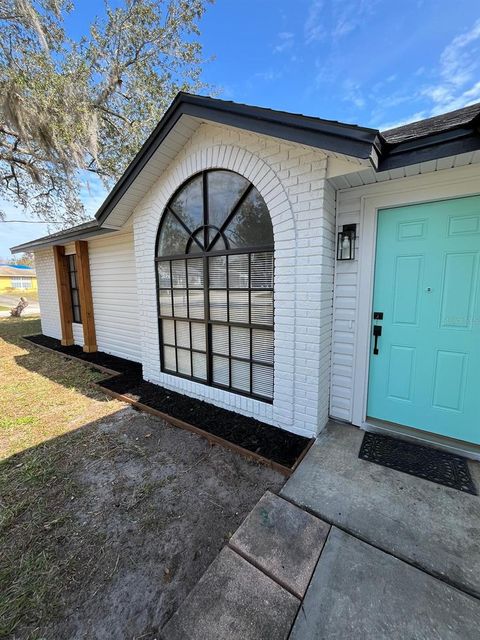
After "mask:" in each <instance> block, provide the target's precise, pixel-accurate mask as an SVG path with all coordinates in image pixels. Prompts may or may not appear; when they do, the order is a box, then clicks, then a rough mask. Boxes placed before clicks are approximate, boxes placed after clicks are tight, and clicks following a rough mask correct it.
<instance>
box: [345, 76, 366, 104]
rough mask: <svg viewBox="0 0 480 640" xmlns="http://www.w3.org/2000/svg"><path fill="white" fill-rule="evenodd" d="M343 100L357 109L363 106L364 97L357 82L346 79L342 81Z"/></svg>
mask: <svg viewBox="0 0 480 640" xmlns="http://www.w3.org/2000/svg"><path fill="white" fill-rule="evenodd" d="M342 86H343V100H344V101H345V102H350V103H351V104H353V105H355V107H357V108H358V109H361V108H362V107H364V106H365V98H364V97H363V95H362V91H361V86H360V84H359V83H358V82H354V81H353V80H351V79H347V80H345V81H344V82H343V85H342Z"/></svg>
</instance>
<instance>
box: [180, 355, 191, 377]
mask: <svg viewBox="0 0 480 640" xmlns="http://www.w3.org/2000/svg"><path fill="white" fill-rule="evenodd" d="M177 361H178V373H183V375H184V376H191V375H192V363H191V361H190V351H187V350H186V349H177Z"/></svg>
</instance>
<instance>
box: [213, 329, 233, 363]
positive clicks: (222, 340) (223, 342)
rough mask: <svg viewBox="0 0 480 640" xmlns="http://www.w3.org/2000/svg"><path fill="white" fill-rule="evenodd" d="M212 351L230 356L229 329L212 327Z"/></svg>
mask: <svg viewBox="0 0 480 640" xmlns="http://www.w3.org/2000/svg"><path fill="white" fill-rule="evenodd" d="M212 351H213V352H214V353H220V354H224V355H226V356H228V354H229V349H228V327H224V326H221V325H218V324H214V325H213V326H212Z"/></svg>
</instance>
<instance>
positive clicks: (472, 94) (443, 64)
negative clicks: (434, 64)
mask: <svg viewBox="0 0 480 640" xmlns="http://www.w3.org/2000/svg"><path fill="white" fill-rule="evenodd" d="M437 77H438V82H437V83H436V84H431V85H428V86H426V87H424V88H423V89H422V90H421V92H420V93H421V95H422V96H424V97H426V98H428V100H430V101H431V102H432V108H431V112H430V115H437V114H439V113H443V112H446V111H452V110H454V109H458V108H461V107H464V106H467V105H469V104H473V103H475V102H477V101H478V100H480V81H479V78H480V20H477V21H476V22H475V24H474V25H473V27H472V28H471V29H469V30H468V31H466V32H464V33H462V34H460V35H458V36H456V37H455V38H454V39H453V40H452V41H451V42H450V43H449V44H448V45H447V46H446V47H445V49H444V50H443V51H442V53H441V55H440V61H439V66H438V70H437Z"/></svg>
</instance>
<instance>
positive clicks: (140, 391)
mask: <svg viewBox="0 0 480 640" xmlns="http://www.w3.org/2000/svg"><path fill="white" fill-rule="evenodd" d="M25 339H26V340H29V341H30V342H32V343H33V344H37V345H39V346H42V347H47V348H48V349H52V350H54V351H58V352H60V353H62V354H64V355H66V356H69V357H74V358H78V359H80V360H84V361H85V362H87V363H90V364H92V365H94V366H98V367H105V368H108V369H111V370H113V371H118V372H119V374H120V375H116V376H114V377H109V378H107V379H106V380H102V381H101V382H100V383H99V386H100V387H102V388H104V389H105V390H106V391H112V392H114V393H116V394H119V395H122V396H125V397H126V398H129V399H131V400H132V401H135V402H138V403H140V404H143V405H146V406H147V407H149V408H151V409H154V410H156V411H159V412H161V413H164V414H168V415H169V416H171V417H172V418H176V419H177V420H179V421H182V422H185V423H187V424H189V425H192V426H194V427H196V428H198V429H201V430H202V431H205V432H207V433H208V434H211V435H213V436H217V437H218V438H221V439H223V440H226V441H227V442H230V443H232V444H233V445H236V446H238V447H241V448H242V449H246V450H247V451H251V452H252V453H254V454H257V455H259V456H261V457H262V458H265V459H266V460H271V461H272V462H274V463H276V464H278V465H280V466H282V467H285V468H286V469H290V470H291V469H293V468H294V467H295V466H296V463H297V462H298V461H299V460H300V459H301V458H303V455H304V454H305V452H306V450H307V448H308V447H309V446H310V445H311V443H312V440H311V439H308V438H305V437H303V436H299V435H296V434H294V433H290V432H288V431H284V430H283V429H279V428H278V427H273V426H271V425H269V424H266V423H264V422H260V421H259V420H256V419H254V418H250V417H248V416H244V415H241V414H239V413H235V412H234V411H228V410H227V409H222V408H220V407H217V406H215V405H213V404H209V403H208V402H204V401H203V400H197V399H195V398H191V397H189V396H186V395H183V394H180V393H177V392H175V391H170V390H169V389H165V388H164V387H161V386H159V385H156V384H153V383H151V382H146V381H145V380H143V378H142V367H141V365H140V364H138V363H136V362H131V361H130V360H125V359H124V358H117V357H116V356H112V355H109V354H107V353H102V352H100V351H97V352H95V353H85V352H84V351H83V350H82V348H81V347H79V346H68V347H66V346H62V344H61V343H60V340H57V339H55V338H50V337H48V336H44V335H35V336H28V337H26V338H25Z"/></svg>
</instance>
